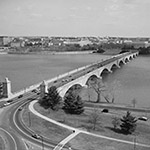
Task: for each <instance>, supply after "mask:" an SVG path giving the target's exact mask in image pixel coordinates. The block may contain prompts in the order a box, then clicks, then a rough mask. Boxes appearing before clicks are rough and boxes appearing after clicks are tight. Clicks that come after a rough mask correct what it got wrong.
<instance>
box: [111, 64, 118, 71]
mask: <svg viewBox="0 0 150 150" xmlns="http://www.w3.org/2000/svg"><path fill="white" fill-rule="evenodd" d="M117 68H119V67H118V65H117V64H113V65H112V66H111V68H110V70H112V71H113V70H115V69H117Z"/></svg>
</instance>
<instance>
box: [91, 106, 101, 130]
mask: <svg viewBox="0 0 150 150" xmlns="http://www.w3.org/2000/svg"><path fill="white" fill-rule="evenodd" d="M100 120H101V118H100V112H99V110H98V109H97V108H94V109H93V111H92V113H91V114H90V116H89V122H90V123H91V124H92V125H93V130H95V129H96V125H97V124H99V123H100V122H99V121H100Z"/></svg>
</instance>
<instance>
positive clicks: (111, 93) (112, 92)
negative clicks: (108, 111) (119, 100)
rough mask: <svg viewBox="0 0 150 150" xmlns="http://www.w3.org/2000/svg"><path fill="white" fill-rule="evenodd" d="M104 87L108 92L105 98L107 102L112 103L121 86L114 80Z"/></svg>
mask: <svg viewBox="0 0 150 150" xmlns="http://www.w3.org/2000/svg"><path fill="white" fill-rule="evenodd" d="M106 87H107V92H108V94H107V96H106V98H107V97H109V101H110V100H111V102H112V103H114V101H115V98H116V96H117V94H118V92H119V89H120V87H121V84H120V82H119V81H118V80H114V81H113V82H112V83H111V84H109V85H106Z"/></svg>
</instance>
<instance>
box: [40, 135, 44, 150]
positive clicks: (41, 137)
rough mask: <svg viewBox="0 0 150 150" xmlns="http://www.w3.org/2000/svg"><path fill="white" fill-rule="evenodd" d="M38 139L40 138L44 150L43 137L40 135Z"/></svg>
mask: <svg viewBox="0 0 150 150" xmlns="http://www.w3.org/2000/svg"><path fill="white" fill-rule="evenodd" d="M40 137H41V141H42V150H44V141H43V136H42V135H40Z"/></svg>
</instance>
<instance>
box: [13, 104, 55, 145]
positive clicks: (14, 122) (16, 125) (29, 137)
mask: <svg viewBox="0 0 150 150" xmlns="http://www.w3.org/2000/svg"><path fill="white" fill-rule="evenodd" d="M22 105H24V104H22ZM22 105H21V106H22ZM19 107H20V106H19ZM17 111H18V107H17V109H16V110H15V112H14V115H13V122H14V124H15V126H16V127H17V129H18V130H19V131H20V132H22V133H23V134H25V135H26V136H27V137H29V138H31V136H29V135H28V134H27V133H25V132H24V131H22V130H21V129H20V128H19V126H18V125H17V123H16V121H15V115H16V113H17ZM34 140H36V141H38V142H39V140H37V139H34ZM36 145H39V144H36ZM45 145H47V146H50V147H54V145H51V144H45Z"/></svg>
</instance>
